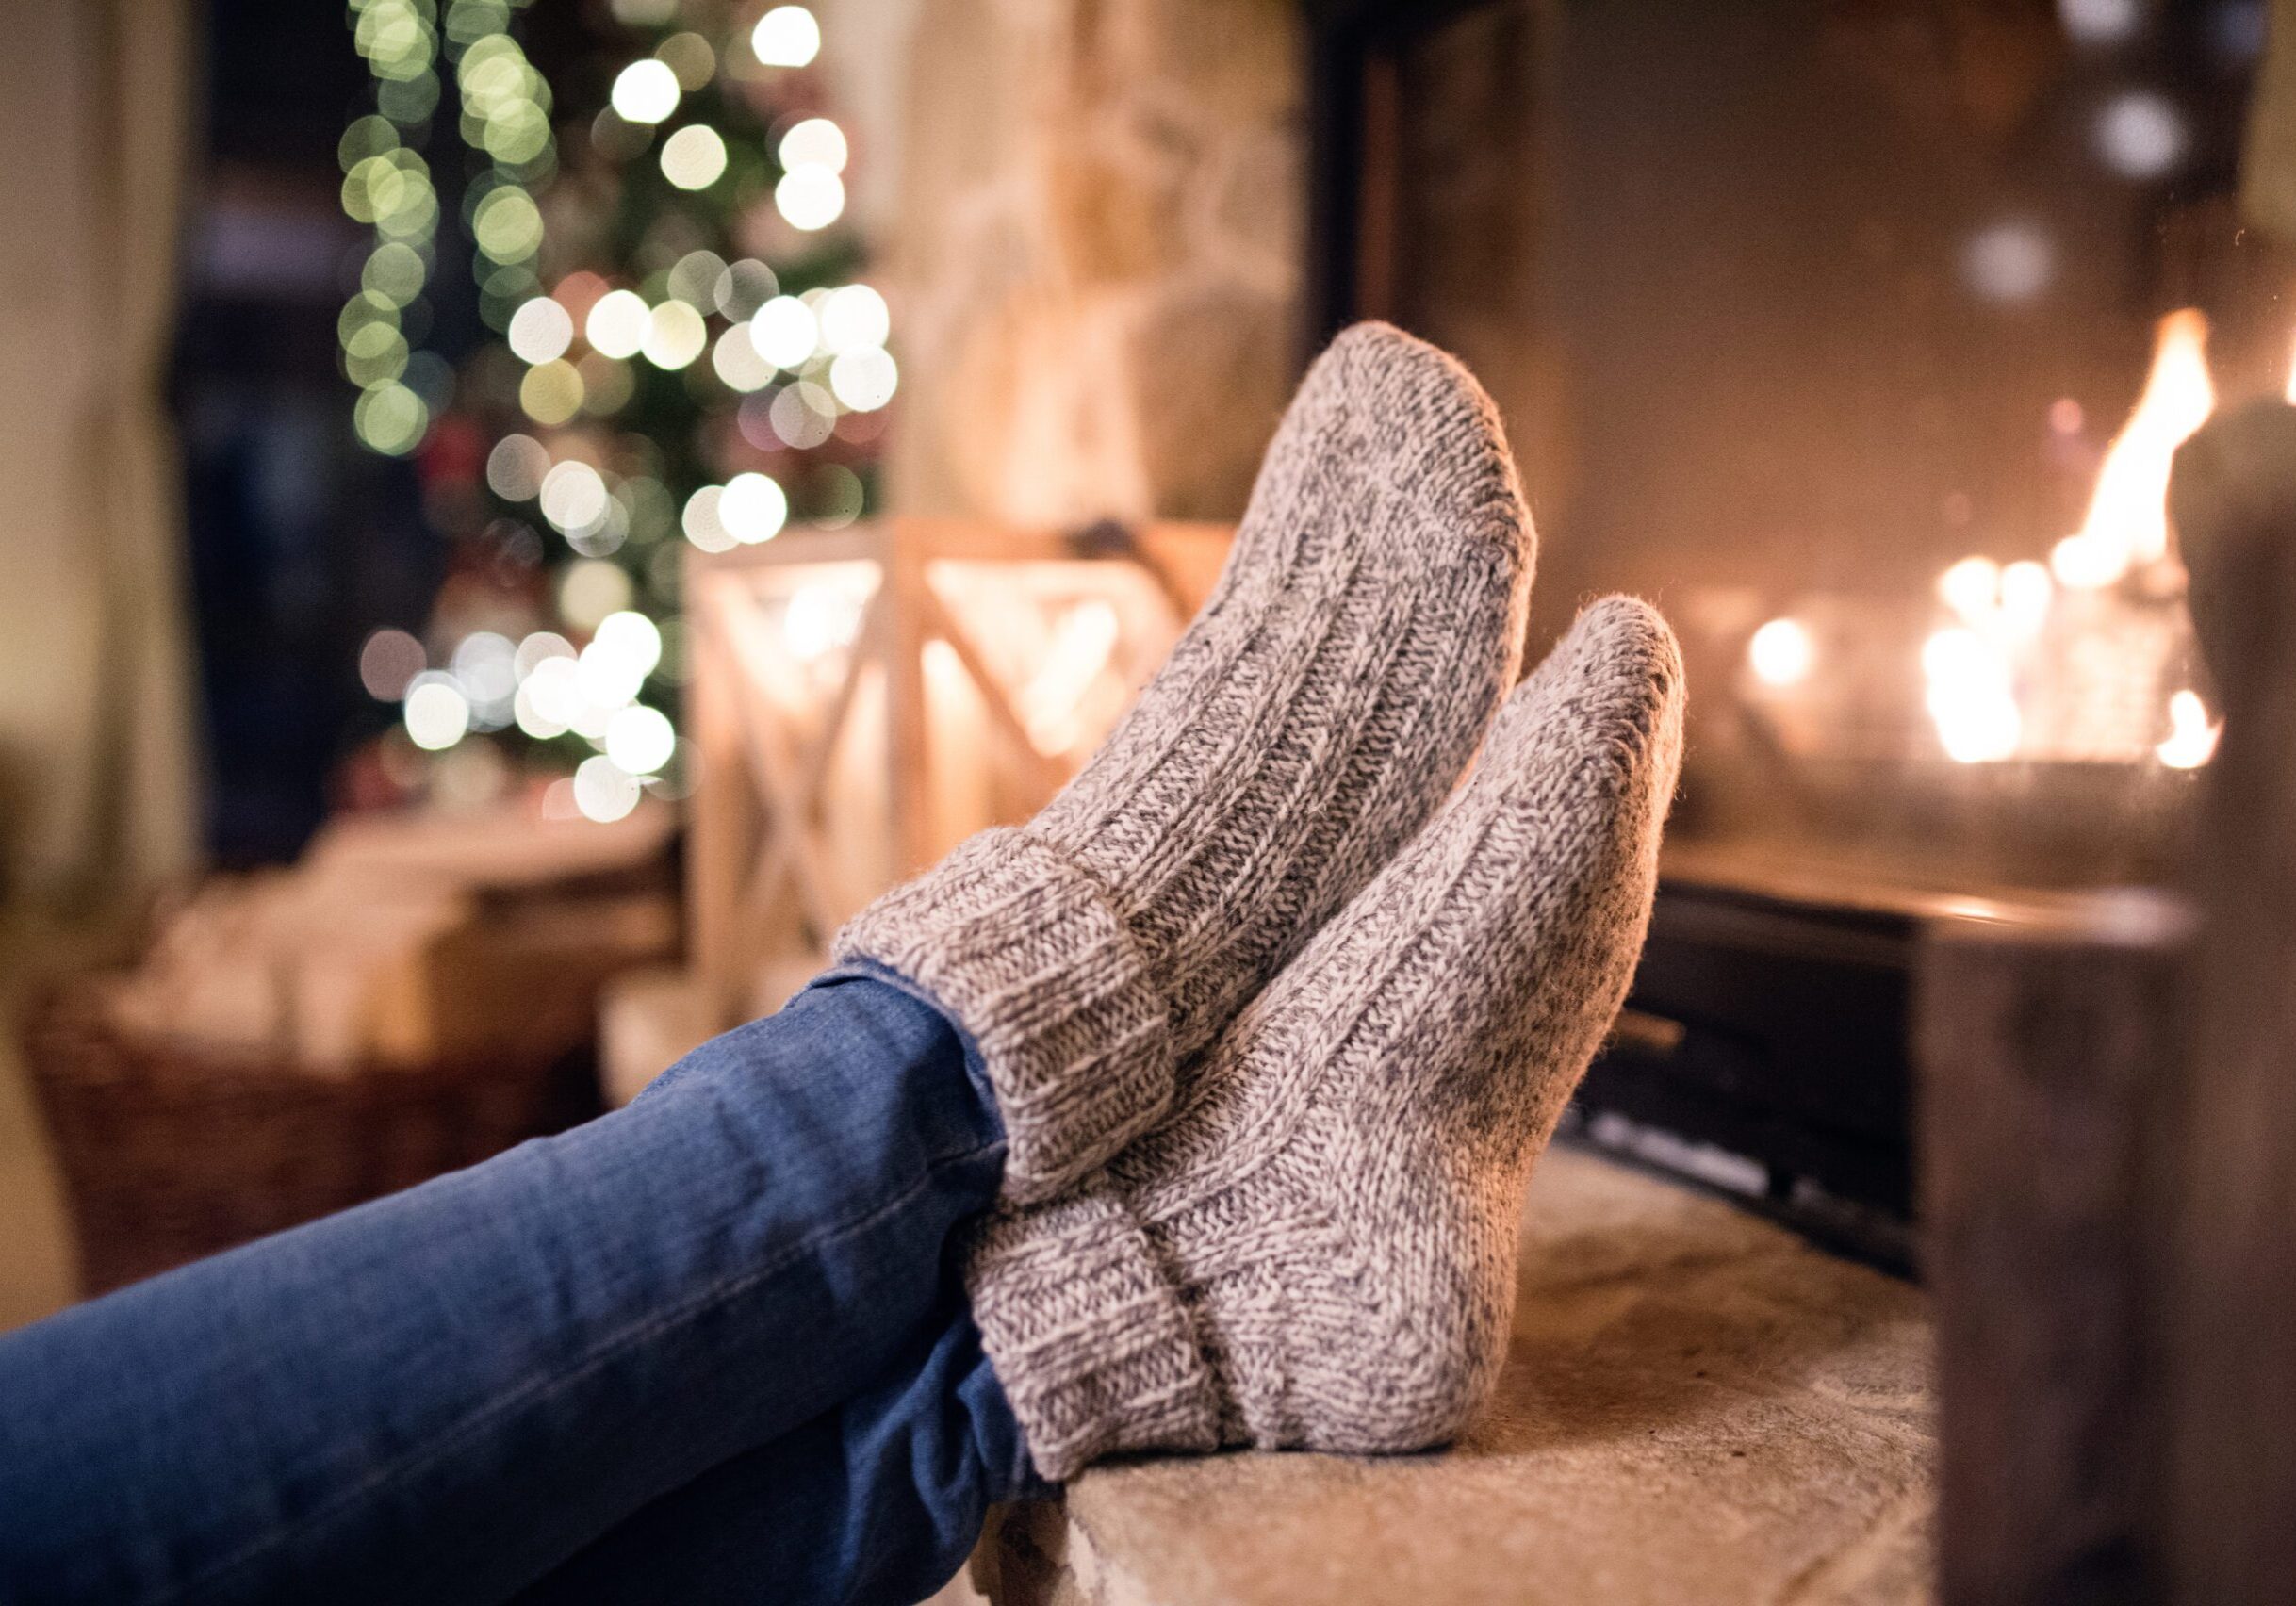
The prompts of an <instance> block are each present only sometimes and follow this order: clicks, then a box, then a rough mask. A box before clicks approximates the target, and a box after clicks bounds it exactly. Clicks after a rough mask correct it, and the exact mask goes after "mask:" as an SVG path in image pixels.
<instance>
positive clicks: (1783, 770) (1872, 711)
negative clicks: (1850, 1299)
mask: <svg viewBox="0 0 2296 1606" xmlns="http://www.w3.org/2000/svg"><path fill="white" fill-rule="evenodd" d="M1308 9H1309V18H1310V36H1311V105H1312V151H1311V176H1310V188H1311V206H1310V229H1309V247H1308V257H1309V263H1308V266H1309V287H1310V316H1311V321H1312V322H1313V324H1314V325H1315V327H1316V328H1317V330H1318V332H1319V333H1324V334H1327V333H1329V332H1330V331H1331V330H1333V329H1335V328H1337V327H1338V326H1340V325H1341V324H1343V323H1345V322H1347V321H1350V320H1353V319H1356V318H1361V317H1382V318H1386V319H1390V320H1394V321H1396V322H1398V323H1401V324H1402V325H1403V326H1404V327H1406V328H1409V329H1411V330H1413V331H1415V332H1416V333H1419V334H1421V335H1424V336H1427V337H1428V338H1430V339H1432V340H1435V342H1437V343H1438V344H1440V345H1443V346H1445V347H1447V348H1449V349H1451V350H1452V351H1454V352H1458V353H1459V354H1460V355H1461V356H1462V357H1464V358H1465V359H1466V360H1467V362H1468V365H1469V366H1470V367H1472V368H1473V369H1474V370H1475V371H1476V372H1477V373H1478V374H1479V375H1480V376H1481V377H1482V378H1483V379H1484V382H1485V383H1486V384H1487V385H1489V386H1490V388H1491V390H1492V392H1493V394H1494V395H1495V397H1496V398H1497V399H1498V401H1499V402H1500V404H1501V409H1502V411H1503V412H1504V413H1505V415H1506V418H1507V422H1508V427H1509V432H1510V434H1511V435H1512V436H1513V438H1514V440H1515V442H1516V443H1517V451H1518V452H1519V454H1520V455H1521V457H1522V460H1523V466H1524V473H1525V479H1526V482H1527V483H1528V484H1529V487H1530V489H1531V492H1532V497H1533V507H1534V510H1535V512H1536V515H1537V518H1538V523H1539V529H1540V533H1541V540H1542V550H1541V555H1540V576H1539V585H1538V593H1537V599H1536V601H1535V604H1534V616H1533V649H1534V650H1537V649H1538V648H1540V647H1542V646H1543V644H1544V643H1545V642H1546V641H1548V640H1550V639H1551V638H1552V636H1553V635H1554V634H1555V633H1556V631H1558V630H1559V629H1560V628H1561V626H1562V624H1563V623H1564V622H1565V621H1566V618H1567V616H1568V615H1569V613H1570V612H1571V611H1572V610H1573V609H1574V608H1575V607H1576V606H1577V605H1578V604H1579V603H1580V602H1581V601H1582V600H1583V599H1584V598H1586V597H1588V596H1589V595H1591V594H1594V593H1597V592H1599V591H1605V590H1613V589H1623V590H1630V591H1635V592H1639V593H1641V594H1642V595H1645V596H1648V597H1650V598H1653V599H1655V600H1656V601H1658V602H1659V603H1660V605H1661V606H1662V607H1664V608H1665V611H1666V613H1667V614H1668V615H1669V617H1671V618H1672V619H1673V620H1674V621H1675V624H1676V627H1677V629H1678V631H1680V633H1681V636H1682V639H1683V645H1684V649H1685V653H1686V655H1687V657H1688V661H1689V665H1690V673H1691V683H1692V729H1691V738H1690V756H1689V760H1688V763H1687V767H1686V773H1685V780H1684V786H1683V790H1682V794H1681V798H1680V800H1679V802H1678V806H1677V811H1676V815H1675V821H1674V825H1673V827H1672V828H1671V835H1670V844H1669V848H1668V859H1667V862H1666V865H1665V883H1664V886H1663V889H1662V893H1661V897H1660V906H1659V910H1658V913H1657V916H1656V918H1655V922H1654V926H1653V931H1652V939H1651V943H1650V948H1649V951H1648V957H1647V959H1646V961H1645V965H1644V968H1643V971H1642V974H1641V975H1640V977H1639V978H1638V981H1637V985H1636V991H1635V996H1634V998H1633V999H1632V1001H1631V1003H1630V1008H1629V1011H1628V1014H1627V1016H1626V1019H1625V1021H1624V1022H1623V1023H1622V1026H1621V1029H1620V1032H1619V1034H1618V1036H1617V1038H1616V1039H1615V1041H1614V1043H1613V1045H1612V1048H1611V1050H1610V1051H1609V1052H1608V1053H1607V1054H1606V1056H1605V1057H1604V1059H1603V1060H1602V1061H1601V1062H1600V1063H1599V1065H1598V1067H1597V1069H1596V1071H1595V1073H1593V1074H1592V1075H1591V1076H1590V1078H1589V1080H1588V1083H1587V1088H1586V1092H1585V1095H1584V1097H1583V1100H1582V1101H1581V1113H1582V1117H1583V1123H1584V1126H1585V1129H1586V1130H1587V1131H1588V1132H1589V1133H1590V1134H1591V1135H1593V1136H1595V1137H1597V1138H1599V1139H1609V1140H1612V1141H1615V1142H1617V1143H1621V1144H1624V1145H1626V1146H1628V1147H1631V1148H1634V1149H1637V1150H1639V1151H1640V1152H1643V1153H1645V1154H1647V1155H1651V1156H1653V1157H1657V1158H1660V1159H1663V1160H1665V1161H1668V1162H1669V1163H1673V1164H1675V1165H1678V1166H1681V1167H1685V1168H1687V1169H1690V1170H1692V1171H1694V1172H1699V1173H1701V1174H1704V1175H1706V1176H1707V1177H1709V1178H1710V1179H1711V1180H1714V1181H1716V1182H1718V1183H1721V1184H1723V1185H1725V1186H1729V1187H1731V1188H1737V1189H1739V1190H1741V1191H1746V1192H1749V1193H1752V1194H1755V1195H1758V1196H1761V1197H1763V1198H1765V1199H1768V1200H1770V1201H1771V1202H1772V1203H1774V1204H1775V1205H1778V1206H1779V1207H1780V1208H1785V1209H1791V1210H1793V1211H1795V1212H1796V1213H1797V1214H1799V1215H1801V1216H1802V1217H1803V1218H1804V1219H1805V1221H1812V1222H1814V1223H1818V1224H1824V1223H1827V1222H1832V1223H1835V1224H1839V1225H1843V1226H1845V1228H1847V1229H1849V1230H1852V1231H1853V1232H1854V1233H1855V1234H1856V1235H1857V1236H1859V1237H1861V1239H1863V1240H1865V1241H1868V1242H1871V1243H1873V1244H1875V1245H1877V1246H1878V1247H1881V1248H1884V1249H1885V1250H1886V1247H1887V1244H1888V1243H1889V1241H1891V1240H1892V1239H1893V1238H1894V1231H1893V1228H1892V1223H1893V1222H1895V1221H1902V1220H1903V1219H1904V1218H1905V1216H1906V1214H1907V1212H1908V1210H1909V1206H1910V1200H1909V1194H1910V1186H1909V1180H1908V1179H1909V1176H1910V1167H1909V1163H1908V1158H1907V1153H1906V1130H1907V1118H1906V1107H1907V1102H1908V1077H1907V1073H1906V1033H1905V1022H1906V1006H1907V988H1908V975H1909V967H1910V961H1911V955H1912V953H1913V951H1914V949H1915V947H1916V946H1917V945H1918V944H1919V943H1920V942H1921V941H1922V940H1923V937H1924V935H1925V933H1926V932H1927V931H1928V930H1929V929H1931V928H1932V926H1934V925H1935V924H1936V923H1938V922H1943V921H1957V920H1970V919H1983V920H2037V919H2045V920H2052V921H2071V922H2075V923H2076V924H2077V923H2079V922H2081V921H2084V920H2087V919H2091V918H2092V917H2094V916H2095V915H2096V913H2097V911H2098V910H2101V909H2109V908H2110V907H2112V905H2113V903H2114V900H2115V899H2117V898H2119V897H2120V896H2122V895H2123V894H2122V890H2123V889H2125V888H2128V887H2131V886H2145V885H2149V884H2155V883H2159V882H2162V881H2164V880H2167V879H2169V878H2171V877H2173V876H2174V874H2175V872H2176V867H2177V865H2178V863H2179V861H2180V858H2181V854H2182V850H2183V846H2184V843H2185V838H2186V836H2187V834H2188V832H2189V825H2190V818H2191V814H2192V808H2193V800H2194V794H2195V781H2196V777H2197V774H2198V771H2199V769H2200V768H2201V766H2203V765H2204V764H2205V763H2206V761H2207V758H2208V755H2209V752H2210V749H2211V746H2212V743H2213V740H2214V716H2213V714H2212V713H2211V710H2212V708H2213V707H2214V701H2213V692H2212V690H2211V688H2210V687H2209V685H2208V684H2207V681H2206V676H2205V673H2204V672H2203V668H2202V665H2201V664H2200V663H2199V660H2198V655H2197V653H2196V651H2195V649H2194V647H2193V645H2192V640H2191V631H2190V626H2189V619H2188V617H2187V615H2186V611H2185V606H2184V585H2185V582H2184V575H2183V570H2182V567H2181V565H2180V564H2179V562H2178V560H2177V556H2176V552H2175V549H2174V544H2173V539H2172V538H2171V534H2170V532H2169V530H2168V526H2167V523H2166V520H2165V516H2164V513H2163V508H2162V495H2163V491H2164V488H2165V484H2166V480H2167V476H2168V468H2169V457H2170V453H2171V451H2173V448H2174V446H2175V445H2176V444H2177V442H2178V441H2180V440H2181V439H2182V438H2184V436H2185V435H2187V434H2189V433H2190V432H2191V430H2192V429H2193V428H2195V427H2197V425H2198V424H2199V423H2200V422H2201V421H2202V419H2203V418H2206V416H2207V414H2208V412H2209V410H2210V408H2211V406H2212V405H2215V404H2217V403H2218V401H2220V400H2221V401H2223V402H2226V403H2229V402H2231V401H2237V400H2239V399H2241V398H2242V397H2244V396H2246V395H2253V394H2257V393H2262V392H2264V391H2267V390H2277V389H2278V388H2279V387H2280V385H2281V384H2282V383H2283V381H2284V379H2285V378H2286V369H2287V366H2288V341H2289V336H2290V333H2291V329H2292V328H2296V315H2292V313H2291V309H2290V306H2289V303H2288V302H2287V301H2285V300H2284V299H2283V291H2284V289H2286V288H2287V287H2289V286H2291V285H2296V259H2292V258H2291V255H2290V254H2288V253H2287V252H2285V251H2283V250H2280V249H2277V248H2275V247H2274V246H2272V245H2271V243H2269V242H2268V241H2267V240H2266V239H2265V238H2263V236H2262V235H2261V234H2260V233H2258V231H2256V230H2255V229H2254V228H2252V227H2250V226H2248V224H2247V222H2246V221H2244V214H2243V211H2242V208H2241V204H2240V195H2239V188H2240V184H2241V181H2242V160H2241V157H2242V140H2243V131H2244V124H2245V112H2246V109H2247V107H2248V104H2249V100H2250V89H2251V83H2252V79H2253V78H2254V76H2255V71H2256V62H2257V58H2258V56H2259V53H2260V51H2261V48H2262V29H2263V15H2262V13H2263V8H2262V6H2261V5H2255V4H2225V3H2217V4H2174V3H2168V4H2160V5H2147V4H2144V3H2142V0H2055V3H2051V0H1746V3H1744V4H1733V5H1730V6H1711V7H1708V6H1700V7H1684V6H1680V5H1673V4H1668V3H1665V0H1600V3H1595V0H1439V3H1424V4H1405V3H1400V0H1326V3H1323V4H1320V5H1311V6H1310V7H1309V8H1308Z"/></svg>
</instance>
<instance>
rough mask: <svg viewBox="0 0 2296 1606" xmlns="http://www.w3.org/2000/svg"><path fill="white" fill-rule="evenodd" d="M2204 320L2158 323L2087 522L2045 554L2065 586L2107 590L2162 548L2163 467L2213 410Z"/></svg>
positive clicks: (2182, 315)
mask: <svg viewBox="0 0 2296 1606" xmlns="http://www.w3.org/2000/svg"><path fill="white" fill-rule="evenodd" d="M2207 346H2208V320H2206V319H2205V318H2203V317H2202V316H2201V315H2200V313H2199V312H2197V311H2196V310H2194V309H2193V308H2191V307H2186V308H2185V309H2183V310H2182V311H2179V312H2173V313H2171V314H2169V316H2168V317H2166V318H2164V319H2162V320H2160V333H2159V336H2158V339H2157V343H2156V344H2155V346H2154V349H2153V370H2152V372H2151V373H2150V374H2149V375H2148V376H2147V377H2146V379H2145V382H2144V393H2143V395H2141V396H2140V397H2139V398H2138V399H2137V407H2136V411H2135V412H2133V413H2131V414H2130V415H2129V419H2128V423H2127V425H2126V426H2125V427H2124V429H2123V430H2122V431H2121V434H2120V436H2119V438H2118V439H2116V440H2115V441H2114V442H2113V443H2112V447H2111V450H2109V451H2107V452H2106V454H2105V466H2104V467H2102V468H2101V469H2099V470H2098V471H2097V483H2096V490H2095V491H2094V492H2093V493H2092V494H2091V497H2090V500H2089V516H2088V517H2087V518H2085V519H2083V520H2082V522H2081V528H2080V530H2079V531H2078V533H2075V534H2072V535H2068V536H2066V537H2065V538H2064V539H2063V540H2062V541H2059V542H2058V544H2057V548H2056V549H2055V550H2054V551H2052V552H2051V553H2050V554H2049V566H2050V567H2051V568H2052V569H2054V570H2055V571H2056V573H2057V578H2058V580H2059V581H2060V582H2063V583H2064V584H2066V585H2071V586H2088V587H2093V586H2102V585H2110V584H2111V583H2113V582H2115V581H2117V580H2119V579H2120V578H2121V577H2122V576H2123V575H2124V574H2126V573H2127V572H2128V571H2129V570H2130V569H2131V568H2133V567H2136V566H2137V565H2142V564H2150V563H2157V562H2158V561H2159V560H2160V559H2161V558H2163V557H2165V556H2167V554H2168V549H2169V516H2168V491H2169V465H2170V462H2171V459H2172V458H2173V456H2174V455H2175V451H2176V449H2177V448H2178V447H2179V446H2181V445H2183V444H2184V442H2185V439H2186V437H2188V436H2189V435H2190V434H2192V432H2193V431H2194V430H2197V429H2199V428H2200V427H2201V425H2202V424H2203V423H2205V422H2206V421H2207V418H2208V415H2209V413H2210V412H2211V411H2213V410H2214V408H2215V406H2216V387H2215V386H2214V385H2211V384H2210V383H2209V380H2208V359H2207Z"/></svg>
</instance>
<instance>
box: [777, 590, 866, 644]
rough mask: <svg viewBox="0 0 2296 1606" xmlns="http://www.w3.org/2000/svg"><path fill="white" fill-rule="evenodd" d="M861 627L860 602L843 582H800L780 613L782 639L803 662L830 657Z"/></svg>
mask: <svg viewBox="0 0 2296 1606" xmlns="http://www.w3.org/2000/svg"><path fill="white" fill-rule="evenodd" d="M860 629H861V603H860V602H859V601H857V600H855V599H854V598H853V597H852V596H851V595H850V594H848V593H847V592H846V591H845V588H844V587H843V586H838V585H832V584H829V583H828V582H826V581H816V582H812V584H809V585H801V586H799V587H798V588H797V589H796V590H795V592H793V593H792V594H791V596H790V598H789V608H788V611H787V612H786V613H784V614H783V615H781V643H782V645H783V646H784V647H788V648H789V652H790V656H791V657H793V658H795V659H796V660H797V661H798V662H799V663H801V664H811V663H813V662H814V661H816V660H818V659H822V658H826V657H828V655H829V654H830V653H832V652H835V651H836V650H837V649H838V648H839V647H848V646H850V645H852V641H853V637H854V636H855V634H856V633H857V632H858V631H860Z"/></svg>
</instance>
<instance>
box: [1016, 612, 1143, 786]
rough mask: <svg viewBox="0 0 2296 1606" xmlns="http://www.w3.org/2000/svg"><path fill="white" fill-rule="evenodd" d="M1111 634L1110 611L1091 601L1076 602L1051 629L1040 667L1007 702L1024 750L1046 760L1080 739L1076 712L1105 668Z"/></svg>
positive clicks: (1114, 627) (1114, 638)
mask: <svg viewBox="0 0 2296 1606" xmlns="http://www.w3.org/2000/svg"><path fill="white" fill-rule="evenodd" d="M1117 635H1118V620H1117V617H1116V610H1115V609H1114V608H1112V607H1110V606H1109V605H1108V604H1107V603H1106V602H1104V601H1102V600H1100V599H1099V598H1093V599H1092V600H1091V601H1089V602H1079V603H1077V604H1076V606H1074V608H1071V609H1070V610H1069V611H1068V612H1067V613H1065V614H1063V615H1060V618H1059V621H1058V623H1057V624H1055V625H1054V626H1053V632H1052V642H1051V644H1050V645H1049V646H1048V647H1046V648H1045V652H1044V660H1043V662H1042V663H1041V664H1038V665H1037V672H1036V673H1035V674H1033V675H1031V676H1030V677H1029V678H1028V681H1027V683H1026V684H1025V685H1024V686H1022V687H1021V689H1020V690H1019V691H1018V692H1017V693H1016V694H1015V695H1014V696H1013V699H1012V702H1013V711H1014V712H1015V713H1018V714H1019V715H1020V716H1021V726H1022V729H1025V730H1026V731H1027V733H1028V745H1029V746H1032V747H1034V748H1036V750H1037V751H1038V752H1040V753H1042V754H1044V755H1045V756H1046V757H1048V758H1049V757H1052V756H1054V755H1057V754H1059V753H1065V752H1067V751H1068V750H1069V749H1070V748H1071V747H1074V746H1076V745H1077V744H1078V743H1079V742H1081V741H1083V740H1084V739H1085V736H1086V734H1087V732H1086V731H1085V730H1084V729H1083V727H1082V725H1081V724H1080V722H1079V721H1078V720H1077V718H1076V707H1077V704H1078V703H1080V702H1082V701H1083V700H1084V694H1085V693H1086V691H1088V690H1089V689H1090V688H1091V684H1092V682H1093V680H1096V679H1098V678H1099V675H1100V672H1101V671H1102V670H1104V669H1106V668H1107V666H1108V659H1109V657H1110V655H1111V654H1113V653H1114V652H1115V650H1116V641H1117Z"/></svg>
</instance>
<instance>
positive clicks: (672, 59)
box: [654, 31, 717, 94]
mask: <svg viewBox="0 0 2296 1606" xmlns="http://www.w3.org/2000/svg"><path fill="white" fill-rule="evenodd" d="M654 59H655V60H657V61H659V62H661V63H662V64H663V65H664V66H666V67H667V68H668V69H669V70H670V71H671V72H672V73H674V74H677V78H678V87H679V88H680V89H681V90H684V91H685V92H686V93H687V94H692V93H693V92H694V91H695V90H698V89H700V88H702V87H703V86H705V85H706V84H708V83H709V81H710V80H711V79H712V78H713V77H715V76H716V75H717V52H716V51H714V50H713V49H711V48H710V41H708V40H706V39H704V38H702V37H701V35H699V34H697V33H693V32H690V31H689V32H686V33H675V34H672V35H670V36H669V38H667V39H665V40H664V41H662V42H661V43H660V44H658V45H656V46H655V47H654Z"/></svg>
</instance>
